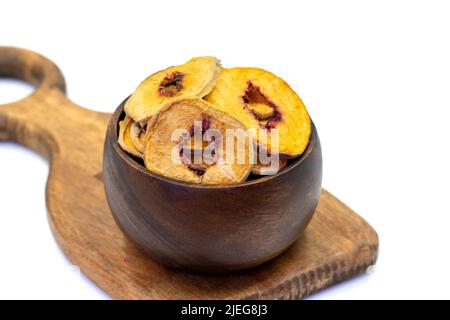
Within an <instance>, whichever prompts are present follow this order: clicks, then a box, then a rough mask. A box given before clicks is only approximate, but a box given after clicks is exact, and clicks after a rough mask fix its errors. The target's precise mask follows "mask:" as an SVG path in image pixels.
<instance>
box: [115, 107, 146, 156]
mask: <svg viewBox="0 0 450 320" xmlns="http://www.w3.org/2000/svg"><path fill="white" fill-rule="evenodd" d="M135 124H136V123H135V122H134V121H133V119H131V118H130V117H128V116H125V118H124V119H123V120H122V121H120V122H119V140H118V142H119V145H120V146H121V147H122V149H123V150H125V151H126V152H128V153H130V154H132V155H133V156H135V157H139V158H142V157H143V155H142V151H141V150H139V149H138V148H137V147H136V145H135V144H134V143H133V138H132V131H133V126H134V125H135Z"/></svg>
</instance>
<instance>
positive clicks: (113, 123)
mask: <svg viewBox="0 0 450 320" xmlns="http://www.w3.org/2000/svg"><path fill="white" fill-rule="evenodd" d="M128 98H129V96H128V97H127V98H126V99H125V100H124V101H123V102H122V103H121V104H120V105H119V106H118V107H117V108H116V110H115V111H114V113H113V114H112V115H111V118H110V119H109V123H108V128H107V131H106V134H107V136H108V137H107V143H108V140H112V141H111V143H112V147H113V150H114V151H115V152H116V153H118V155H119V156H120V158H121V159H122V161H124V162H125V163H126V164H128V165H130V166H131V167H133V168H134V169H136V170H138V171H139V172H141V173H142V174H143V175H145V176H149V177H151V178H154V179H158V180H160V181H162V182H165V183H170V184H172V185H176V186H180V187H187V188H192V189H218V190H228V189H234V188H239V187H247V186H253V185H258V184H260V183H264V182H267V181H270V180H274V179H277V178H279V177H281V176H283V175H285V174H287V173H288V172H290V171H291V170H294V168H296V167H298V166H299V165H300V164H301V163H302V162H303V161H304V160H305V159H306V158H307V157H308V156H309V155H310V154H311V152H312V151H313V149H314V147H315V146H316V145H317V140H318V134H317V130H316V126H315V124H314V122H313V121H312V119H311V118H310V119H311V135H310V138H309V142H308V145H307V147H306V149H305V151H304V152H303V153H302V154H301V155H300V156H299V157H298V158H297V159H295V161H294V162H293V163H291V164H289V165H288V166H287V167H285V168H283V169H282V170H281V171H279V172H278V173H276V174H274V175H267V176H262V177H261V178H258V179H253V180H247V181H243V182H239V183H236V184H230V185H223V184H222V185H221V184H218V185H206V184H196V183H190V182H184V181H181V180H176V179H173V178H169V177H165V176H163V175H160V174H158V173H155V172H151V171H150V170H148V169H147V168H145V167H144V166H142V165H141V164H139V163H138V162H136V161H135V160H134V159H133V158H132V157H131V156H130V155H129V154H128V153H127V152H126V151H125V150H123V149H122V148H121V147H120V146H119V143H118V141H117V140H118V132H119V130H118V125H119V119H120V118H121V116H122V114H123V112H124V111H123V108H124V105H125V102H126V101H127V100H128ZM110 134H113V137H112V139H111V137H109V135H110Z"/></svg>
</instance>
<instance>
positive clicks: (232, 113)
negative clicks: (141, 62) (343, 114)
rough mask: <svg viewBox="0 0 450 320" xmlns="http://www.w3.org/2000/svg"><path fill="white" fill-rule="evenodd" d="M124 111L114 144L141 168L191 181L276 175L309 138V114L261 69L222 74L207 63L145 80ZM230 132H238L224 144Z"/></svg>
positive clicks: (201, 61)
mask: <svg viewBox="0 0 450 320" xmlns="http://www.w3.org/2000/svg"><path fill="white" fill-rule="evenodd" d="M124 111H125V114H126V115H125V118H124V119H123V120H122V121H121V122H120V124H119V125H120V130H119V144H120V146H121V147H122V148H123V149H124V150H125V151H127V152H128V153H130V154H131V155H133V156H135V157H138V158H141V159H143V161H144V164H145V167H146V168H147V169H148V170H150V171H153V172H156V173H158V174H161V175H164V176H167V177H170V178H174V179H178V180H182V181H186V182H191V183H202V184H233V183H239V182H242V181H245V180H246V179H247V178H248V177H249V175H250V173H252V174H253V175H256V176H258V175H266V174H275V173H276V172H277V171H278V170H281V169H282V168H283V167H284V166H286V164H287V162H288V160H287V159H292V158H296V157H298V156H300V155H301V154H302V153H303V152H304V150H305V149H306V147H307V145H308V142H309V138H310V134H311V123H310V119H309V115H308V112H307V111H306V108H305V106H304V105H303V102H302V100H301V99H300V97H299V96H298V95H297V94H296V93H295V92H294V91H293V90H292V89H291V88H290V87H289V85H288V84H287V83H286V82H284V81H283V80H282V79H280V78H279V77H277V76H275V75H274V74H272V73H270V72H268V71H265V70H263V69H258V68H231V69H225V68H222V67H221V65H220V62H219V60H218V59H216V58H214V57H197V58H193V59H191V60H190V61H189V62H187V63H185V64H183V65H180V66H174V67H170V68H168V69H165V70H162V71H159V72H157V73H155V74H153V75H151V76H149V77H148V78H147V79H145V80H144V81H143V82H142V83H141V84H140V85H139V87H138V88H137V89H136V91H135V92H134V93H133V94H132V95H131V97H130V98H129V99H128V100H127V102H126V104H125V108H124ZM231 129H232V130H234V131H233V132H240V133H242V132H245V134H243V135H236V136H233V137H232V139H228V138H227V139H226V138H225V137H227V133H228V131H229V130H231ZM275 132H276V134H274V133H275ZM177 134H178V135H177ZM194 138H195V139H194ZM196 138H199V139H196ZM199 141H200V142H199ZM218 146H219V147H218ZM207 151H208V152H209V153H208V152H207ZM262 151H264V152H262ZM262 154H267V155H268V157H266V158H265V160H264V161H262V160H261V159H262V157H260V155H262ZM206 155H210V156H209V157H207V156H206ZM268 158H270V159H271V162H270V163H268V160H267V159H268ZM224 159H226V161H225V160H224ZM274 159H275V160H276V166H273V161H274ZM175 160H176V161H175Z"/></svg>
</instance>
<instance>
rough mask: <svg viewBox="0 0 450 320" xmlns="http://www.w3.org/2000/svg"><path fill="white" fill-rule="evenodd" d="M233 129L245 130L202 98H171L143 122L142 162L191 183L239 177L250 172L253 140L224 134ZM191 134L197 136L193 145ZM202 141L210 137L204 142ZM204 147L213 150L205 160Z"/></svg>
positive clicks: (233, 180) (228, 181)
mask: <svg viewBox="0 0 450 320" xmlns="http://www.w3.org/2000/svg"><path fill="white" fill-rule="evenodd" d="M227 130H228V131H227ZM234 132H239V133H245V132H246V130H245V127H244V126H243V125H242V124H241V123H240V122H239V121H237V120H235V119H233V118H231V117H228V116H227V115H225V114H224V113H222V112H220V111H218V110H216V109H214V107H213V106H211V104H210V103H208V102H206V101H204V100H202V99H182V100H177V101H174V102H172V103H170V104H168V105H167V106H165V107H164V108H163V109H161V110H160V112H158V113H157V114H156V115H154V116H153V117H152V121H150V122H149V123H148V125H147V133H146V146H145V151H144V162H145V166H146V167H147V169H149V170H150V171H153V172H156V173H158V174H161V175H164V176H167V177H170V178H173V179H177V180H182V181H186V182H191V183H202V184H216V185H217V184H235V183H239V182H242V181H244V180H245V179H247V177H248V175H249V173H250V171H251V167H252V162H251V159H253V158H252V156H253V155H252V153H253V148H254V145H253V141H252V138H251V137H250V136H249V135H241V136H239V135H237V136H235V135H232V138H231V139H230V138H229V135H228V136H227V133H228V134H230V133H234ZM192 135H194V136H195V137H196V138H198V137H199V138H200V140H196V142H195V144H196V145H193V142H192V140H191V138H192ZM198 135H199V136H198ZM205 140H206V141H208V142H209V143H208V145H207V146H205V145H204V141H205ZM208 148H209V149H208ZM190 150H195V152H192V153H190V152H189V151H190ZM199 150H202V152H198V151H199ZM206 151H208V152H209V153H208V154H209V155H211V157H210V158H209V159H207V158H206V157H205V154H206ZM196 157H198V158H196ZM196 160H199V161H196Z"/></svg>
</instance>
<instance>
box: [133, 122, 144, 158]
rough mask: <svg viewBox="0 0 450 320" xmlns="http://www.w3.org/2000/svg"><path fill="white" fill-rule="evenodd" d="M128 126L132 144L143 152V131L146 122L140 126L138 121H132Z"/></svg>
mask: <svg viewBox="0 0 450 320" xmlns="http://www.w3.org/2000/svg"><path fill="white" fill-rule="evenodd" d="M132 121H133V124H132V125H131V128H130V138H131V142H132V143H133V145H134V146H135V147H136V149H137V150H138V151H139V152H140V153H144V149H145V131H146V128H147V124H146V123H145V124H144V125H143V126H141V125H140V124H139V123H138V122H134V120H132Z"/></svg>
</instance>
